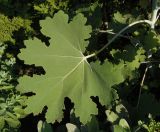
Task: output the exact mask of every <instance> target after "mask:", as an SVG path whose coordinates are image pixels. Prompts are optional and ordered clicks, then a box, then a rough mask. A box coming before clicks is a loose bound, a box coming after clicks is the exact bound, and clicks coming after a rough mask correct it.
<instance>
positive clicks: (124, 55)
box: [110, 45, 146, 79]
mask: <svg viewBox="0 0 160 132" xmlns="http://www.w3.org/2000/svg"><path fill="white" fill-rule="evenodd" d="M110 53H111V55H112V56H113V57H114V59H115V60H116V61H120V62H121V63H124V64H125V68H124V69H123V74H124V77H126V78H128V77H129V78H130V79H132V78H133V77H134V75H135V74H134V71H135V70H136V69H138V68H139V66H140V64H141V63H142V62H144V61H145V59H146V56H145V50H144V49H143V48H142V47H139V48H135V47H134V46H132V45H127V46H126V47H125V49H124V50H123V51H122V52H121V51H119V50H114V49H113V50H112V51H111V52H110Z"/></svg>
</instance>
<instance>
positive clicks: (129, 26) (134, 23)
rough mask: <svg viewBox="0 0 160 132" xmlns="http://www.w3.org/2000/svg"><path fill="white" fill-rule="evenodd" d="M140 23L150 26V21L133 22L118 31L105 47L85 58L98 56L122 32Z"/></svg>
mask: <svg viewBox="0 0 160 132" xmlns="http://www.w3.org/2000/svg"><path fill="white" fill-rule="evenodd" d="M140 23H147V24H149V25H150V26H151V25H152V21H150V20H139V21H136V22H133V23H131V24H129V25H128V26H126V27H124V28H123V29H122V30H120V31H119V32H118V33H117V34H116V35H115V36H114V37H113V38H112V39H111V40H110V41H109V42H108V43H107V44H106V45H104V46H103V47H102V48H101V49H100V50H99V51H97V52H96V53H93V54H91V55H88V56H86V58H91V57H93V56H96V55H98V54H99V53H100V52H102V51H103V50H104V49H105V48H107V47H108V46H109V45H110V44H111V43H112V42H113V41H114V40H115V39H117V38H118V37H119V36H121V34H122V33H123V32H125V31H126V30H127V29H129V28H131V27H132V26H134V25H137V24H140Z"/></svg>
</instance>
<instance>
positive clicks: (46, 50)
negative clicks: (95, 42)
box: [17, 11, 124, 123]
mask: <svg viewBox="0 0 160 132" xmlns="http://www.w3.org/2000/svg"><path fill="white" fill-rule="evenodd" d="M85 23H86V18H85V17H84V16H83V15H82V14H78V15H76V16H75V17H74V18H73V19H72V21H70V23H68V15H66V14H64V12H62V11H59V12H58V13H57V14H55V16H54V18H53V19H51V18H47V19H46V20H43V21H41V26H42V32H43V33H44V34H46V35H47V36H49V37H50V38H51V39H50V43H51V44H50V46H49V47H46V46H45V45H44V44H42V43H41V42H40V41H39V40H38V39H34V40H27V41H25V44H26V47H27V48H26V49H22V50H21V54H19V57H20V58H21V59H23V60H25V63H27V64H36V65H37V66H43V68H44V70H45V71H46V74H45V75H41V76H38V75H34V76H33V77H32V78H31V77H29V76H24V77H21V78H20V79H19V85H18V88H17V89H18V90H20V91H21V92H22V93H25V92H34V93H35V94H36V95H35V96H32V97H30V98H29V99H28V101H27V108H26V109H25V111H26V112H27V113H31V112H33V113H34V114H38V113H39V112H41V110H42V109H43V107H44V106H47V107H48V111H47V113H46V119H47V122H53V121H55V120H58V119H61V118H62V115H63V113H62V109H63V108H64V105H63V102H64V98H65V97H69V98H70V99H71V100H72V101H73V102H74V104H75V105H74V107H75V114H76V116H79V117H80V120H81V122H83V123H86V122H87V121H89V120H90V119H91V116H90V115H91V114H97V109H96V104H94V103H93V102H92V100H91V99H90V97H91V96H99V100H100V102H101V103H102V104H104V105H109V104H110V102H111V101H112V100H113V98H114V93H113V92H112V89H111V86H112V85H115V84H118V83H120V82H122V81H123V80H124V78H123V76H122V74H121V69H122V67H123V65H120V66H119V65H117V66H113V64H111V63H110V62H108V61H106V62H105V63H104V64H103V65H101V66H100V64H99V63H98V62H96V63H91V64H89V63H88V62H87V57H86V56H84V55H83V52H84V51H85V48H86V46H87V45H88V41H86V39H88V38H89V37H90V33H91V31H92V30H91V27H90V26H85ZM35 104H36V107H35Z"/></svg>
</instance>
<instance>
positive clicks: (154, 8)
mask: <svg viewBox="0 0 160 132" xmlns="http://www.w3.org/2000/svg"><path fill="white" fill-rule="evenodd" d="M157 5H158V0H153V1H152V18H151V21H152V25H151V28H152V29H154V28H155V23H156V21H157V14H158V10H159V7H158V6H157Z"/></svg>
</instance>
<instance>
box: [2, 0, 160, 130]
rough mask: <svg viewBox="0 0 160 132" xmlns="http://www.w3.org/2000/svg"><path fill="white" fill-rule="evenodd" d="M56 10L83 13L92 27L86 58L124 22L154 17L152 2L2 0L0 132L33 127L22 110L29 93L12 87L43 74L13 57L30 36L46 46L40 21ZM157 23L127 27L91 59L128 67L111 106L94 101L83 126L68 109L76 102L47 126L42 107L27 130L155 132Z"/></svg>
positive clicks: (158, 52) (158, 109) (159, 42)
mask: <svg viewBox="0 0 160 132" xmlns="http://www.w3.org/2000/svg"><path fill="white" fill-rule="evenodd" d="M60 9H61V10H63V11H64V12H66V13H67V14H68V15H69V18H70V19H71V18H73V16H75V15H76V14H77V13H83V14H84V16H85V17H86V18H87V24H88V25H91V26H92V30H93V32H92V34H91V38H90V40H89V41H90V45H89V46H88V48H87V50H86V51H85V54H86V55H88V54H91V53H93V52H95V51H98V50H99V49H100V48H101V47H103V46H104V45H105V44H106V43H107V42H108V41H109V40H110V39H111V38H112V37H113V35H114V34H115V33H117V32H118V31H120V30H121V29H122V28H124V27H125V26H127V25H128V24H130V23H132V22H134V21H137V20H141V19H148V20H150V19H151V16H152V6H151V1H150V0H148V1H146V0H135V1H134V2H133V1H132V0H123V1H118V0H108V1H107V2H105V1H104V0H76V1H75V0H35V1H33V0H0V26H1V28H0V42H1V43H0V59H1V62H0V68H1V70H0V93H1V94H0V129H1V131H25V130H27V129H26V128H25V126H27V127H28V125H31V124H30V123H32V122H31V120H28V118H30V115H29V116H28V115H26V113H25V112H24V108H25V107H26V100H27V97H29V96H31V95H32V94H33V93H29V94H20V93H19V92H18V91H17V90H16V88H15V87H16V85H17V83H18V82H17V79H18V78H19V77H20V76H22V75H30V76H32V75H33V74H43V69H42V68H41V67H35V66H34V65H27V64H24V61H23V60H20V59H19V58H18V57H17V54H18V53H19V52H20V49H21V48H24V47H25V45H24V40H27V39H29V38H33V37H36V38H38V39H40V40H41V41H42V42H45V43H46V45H49V38H48V36H45V34H43V33H42V32H41V28H43V27H41V25H40V21H41V20H45V18H46V17H48V16H49V17H53V16H54V14H55V13H56V12H57V11H58V10H60ZM159 23H160V22H159V20H158V21H157V23H156V25H155V29H154V30H153V29H151V28H150V27H149V26H148V25H145V24H139V25H137V26H134V27H132V28H130V29H129V30H127V31H126V32H125V33H124V34H123V35H122V36H120V37H119V38H118V39H116V40H115V41H114V42H113V43H112V44H111V45H110V46H109V47H108V48H107V49H105V50H104V51H103V52H101V53H100V54H99V55H98V56H97V57H95V58H92V59H91V60H89V61H90V62H94V61H95V60H97V59H98V60H99V61H100V63H102V64H103V63H104V62H105V60H106V59H108V60H109V61H110V63H112V64H113V65H117V64H119V63H123V64H125V66H126V67H125V70H124V73H123V74H124V76H125V81H124V82H123V83H121V84H119V85H117V86H114V89H115V90H116V91H117V100H115V101H114V102H113V103H112V105H111V106H108V107H105V106H103V105H102V104H101V102H99V100H98V98H93V99H92V100H93V101H94V102H95V103H96V105H97V110H98V114H97V115H93V116H92V119H91V121H90V122H88V123H86V124H83V123H81V121H80V120H79V119H78V117H75V114H74V112H73V110H72V108H73V103H74V102H73V103H72V100H70V99H69V98H65V101H64V105H65V109H64V110H63V113H64V117H63V119H62V121H61V122H58V121H55V122H52V124H48V123H46V122H45V116H44V115H45V112H46V109H45V108H44V110H43V111H42V114H39V116H38V117H37V116H32V119H34V120H35V122H33V124H34V126H33V127H31V129H32V130H30V131H36V130H37V129H38V130H39V131H44V132H45V131H52V130H54V131H66V130H68V131H72V130H75V131H76V130H77V131H98V132H99V131H113V130H114V131H115V132H119V131H120V132H121V131H126V132H127V131H149V132H154V131H159V130H160V127H159V121H160V119H159V116H160V115H159V112H160V107H159V104H160V102H159V99H160V96H159V93H160V90H159V86H160V83H159V79H160V76H159V75H160V74H159V73H160V69H159V59H160V50H159V46H160V35H159V33H160V28H159ZM146 68H147V69H148V70H147V72H146V73H145V69H146ZM144 75H145V80H144V84H143V85H142V86H141V84H142V78H143V76H144ZM61 105H62V104H61ZM22 118H23V119H22ZM24 122H25V123H24ZM33 124H32V125H33ZM27 131H29V130H27Z"/></svg>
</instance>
